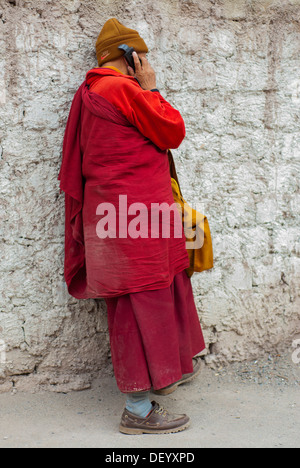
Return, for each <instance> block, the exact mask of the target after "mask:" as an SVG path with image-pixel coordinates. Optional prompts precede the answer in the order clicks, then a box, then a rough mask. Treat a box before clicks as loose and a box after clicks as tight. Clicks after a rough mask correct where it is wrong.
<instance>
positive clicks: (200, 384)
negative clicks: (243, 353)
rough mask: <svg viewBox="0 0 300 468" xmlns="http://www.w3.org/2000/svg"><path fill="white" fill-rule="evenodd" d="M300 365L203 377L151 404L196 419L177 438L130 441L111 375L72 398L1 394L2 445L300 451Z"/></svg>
mask: <svg viewBox="0 0 300 468" xmlns="http://www.w3.org/2000/svg"><path fill="white" fill-rule="evenodd" d="M299 385H300V364H298V365H296V364H294V363H293V362H292V359H291V355H287V356H276V357H269V358H266V359H264V360H261V361H255V362H250V363H239V364H234V365H231V366H229V367H225V368H220V369H210V368H207V367H205V368H204V369H203V371H202V374H201V375H200V376H199V377H198V378H197V380H195V381H194V382H191V383H189V384H186V385H185V386H181V387H179V388H178V390H177V391H176V392H175V393H173V394H172V395H169V396H165V397H158V396H156V395H153V399H156V400H157V401H159V402H160V403H161V404H162V405H163V406H165V407H166V408H167V409H169V410H172V411H173V412H185V413H187V414H188V415H189V416H190V417H191V421H192V423H191V426H190V428H189V429H188V430H186V431H184V432H181V433H178V434H170V435H169V434H168V435H143V436H127V435H123V434H121V433H119V431H118V425H119V421H120V417H121V413H122V410H123V405H124V398H123V396H122V395H121V394H120V393H119V391H118V388H117V386H116V383H115V380H114V377H113V376H106V377H105V378H103V379H101V381H96V382H94V384H93V386H92V388H91V389H90V390H85V391H82V392H74V393H68V394H60V393H39V394H22V393H16V394H2V395H0V448H157V447H160V448H161V447H164V448H179V447H180V448H223V447H224V448H276V447H277V448H299V447H300V436H299V434H300V398H299Z"/></svg>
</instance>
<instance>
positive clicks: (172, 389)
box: [152, 364, 202, 396]
mask: <svg viewBox="0 0 300 468" xmlns="http://www.w3.org/2000/svg"><path fill="white" fill-rule="evenodd" d="M201 370H202V364H201V365H200V366H199V369H198V370H197V372H195V374H193V375H191V377H188V378H187V379H185V380H183V381H182V382H180V381H179V382H175V383H174V384H173V385H171V386H170V387H166V388H162V389H160V390H152V393H154V394H155V395H162V396H166V395H170V394H171V393H173V392H175V390H177V388H178V387H179V386H180V385H183V384H186V383H189V382H192V381H193V380H194V379H195V378H196V377H198V375H199V374H200V372H201Z"/></svg>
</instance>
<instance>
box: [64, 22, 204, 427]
mask: <svg viewBox="0 0 300 468" xmlns="http://www.w3.org/2000/svg"><path fill="white" fill-rule="evenodd" d="M122 44H126V45H127V46H129V47H133V48H134V49H135V52H134V53H133V59H134V64H135V70H134V69H133V68H132V67H130V66H129V65H128V63H127V61H126V60H125V58H124V52H123V51H122V50H121V49H119V46H120V45H122ZM96 53H97V59H98V67H95V68H93V69H92V70H90V71H89V72H88V73H87V75H86V79H85V81H84V83H83V84H82V85H81V86H80V88H79V90H78V91H77V93H76V94H75V97H74V100H73V103H72V107H71V111H70V115H69V119H68V123H67V127H66V132H65V137H64V145H63V160H62V165H61V169H60V173H59V180H60V188H61V190H62V191H64V192H65V212H66V217H65V279H66V283H67V286H68V291H69V293H70V294H71V295H72V296H74V297H76V298H77V299H88V298H93V299H98V298H102V299H104V300H105V302H106V305H107V313H108V327H109V334H110V346H111V356H112V362H113V367H114V373H115V378H116V381H117V385H118V387H119V389H120V391H121V392H122V393H123V394H125V395H126V403H125V409H124V412H123V414H122V417H121V423H120V431H121V432H123V433H126V434H142V433H157V434H163V433H172V432H178V431H182V430H185V429H186V428H187V427H188V426H189V424H190V418H189V417H188V416H187V415H186V414H180V415H177V414H172V413H170V412H169V411H167V410H166V409H164V408H163V407H162V406H161V405H160V404H159V403H157V402H156V401H152V400H151V398H150V391H152V392H154V393H156V394H161V395H167V394H170V393H172V392H173V391H174V390H175V389H176V388H177V387H178V385H181V384H183V383H185V382H188V381H190V380H191V379H193V378H194V377H195V376H196V375H198V373H199V371H200V366H201V362H200V360H199V359H197V358H195V356H197V355H198V354H199V353H200V352H202V351H203V350H204V349H205V342H204V338H203V333H202V329H201V325H200V322H199V318H198V314H197V310H196V306H195V302H194V297H193V291H192V285H191V280H190V278H189V276H188V275H187V271H186V270H187V268H188V267H189V257H188V253H187V249H186V242H185V237H184V231H183V227H182V220H181V217H180V215H179V212H178V211H177V214H176V212H175V211H174V213H173V214H174V218H171V217H170V218H168V219H169V221H168V222H169V225H168V228H169V236H164V235H162V230H163V228H164V227H165V221H163V220H161V218H159V220H160V221H159V225H158V226H156V230H154V235H153V231H150V223H149V224H148V221H151V219H152V218H151V216H152V215H151V214H150V213H151V209H152V208H153V206H154V205H155V206H160V207H162V206H164V207H165V208H164V209H163V210H165V211H166V207H167V208H170V207H171V206H172V205H173V204H174V199H173V193H172V187H171V178H170V167H169V160H168V150H169V149H175V148H178V147H179V146H180V144H181V142H182V141H183V139H184V137H185V124H184V121H183V119H182V116H181V114H180V112H179V111H178V110H176V109H175V108H174V107H173V106H171V104H170V103H169V102H167V101H166V100H165V99H164V98H163V96H162V95H161V93H160V92H159V90H158V89H157V83H156V73H155V71H154V69H153V68H152V66H151V65H150V63H149V61H148V59H147V56H146V54H147V53H148V47H147V45H146V44H145V42H144V40H143V39H142V38H141V37H140V35H139V33H138V32H137V31H135V30H133V29H130V28H127V27H126V26H124V25H123V24H121V23H120V22H119V21H118V20H117V19H116V18H111V19H110V20H108V21H107V22H106V23H105V24H104V26H103V28H102V30H101V32H100V35H99V37H98V40H97V43H96ZM125 202H126V203H125ZM125 205H126V209H125ZM128 206H129V209H128ZM111 207H113V208H112V210H111V211H110V209H111ZM141 207H145V208H146V210H147V214H146V216H143V217H142V216H141V217H139V218H138V217H137V212H138V208H141ZM162 214H164V211H163V213H162ZM110 215H111V216H110ZM112 215H115V218H114V219H113V216H112ZM176 216H177V218H176ZM137 218H138V220H139V223H138V222H137ZM162 219H164V218H163V217H162ZM178 220H179V222H180V223H181V236H180V237H179V236H178V235H175V227H176V221H177V222H178ZM146 221H147V222H146ZM137 224H140V225H139V227H140V230H138V229H137ZM142 224H143V225H142ZM130 229H131V232H134V235H131V236H130V235H128V232H129V231H130ZM151 234H152V235H151Z"/></svg>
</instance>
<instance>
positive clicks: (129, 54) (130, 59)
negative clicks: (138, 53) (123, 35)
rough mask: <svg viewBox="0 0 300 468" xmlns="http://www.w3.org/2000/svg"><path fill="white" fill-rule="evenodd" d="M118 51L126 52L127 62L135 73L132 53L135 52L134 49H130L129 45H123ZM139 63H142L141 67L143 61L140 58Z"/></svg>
mask: <svg viewBox="0 0 300 468" xmlns="http://www.w3.org/2000/svg"><path fill="white" fill-rule="evenodd" d="M118 49H120V50H123V51H124V57H125V60H126V62H127V63H128V65H130V66H131V68H133V71H135V65H134V59H133V57H132V53H133V52H135V50H134V48H133V47H129V46H128V45H127V44H122V45H120V46H119V47H118ZM139 61H140V62H141V65H142V61H141V59H140V58H139Z"/></svg>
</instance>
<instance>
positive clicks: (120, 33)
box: [96, 18, 148, 67]
mask: <svg viewBox="0 0 300 468" xmlns="http://www.w3.org/2000/svg"><path fill="white" fill-rule="evenodd" d="M122 44H126V45H128V46H129V47H133V48H134V49H135V50H136V51H137V52H140V53H142V52H145V53H147V52H148V47H147V46H146V44H145V42H144V41H143V39H142V38H141V37H140V35H139V33H138V32H137V31H135V30H134V29H129V28H126V26H124V25H123V24H121V23H120V22H119V21H118V20H117V19H116V18H111V19H109V20H108V21H106V23H105V24H104V26H103V28H102V30H101V32H100V34H99V37H98V39H97V42H96V53H97V60H98V64H99V67H100V66H101V65H103V64H104V63H106V62H110V61H111V60H115V59H117V58H119V57H122V55H124V52H123V51H122V50H120V49H118V47H119V46H120V45H122Z"/></svg>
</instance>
